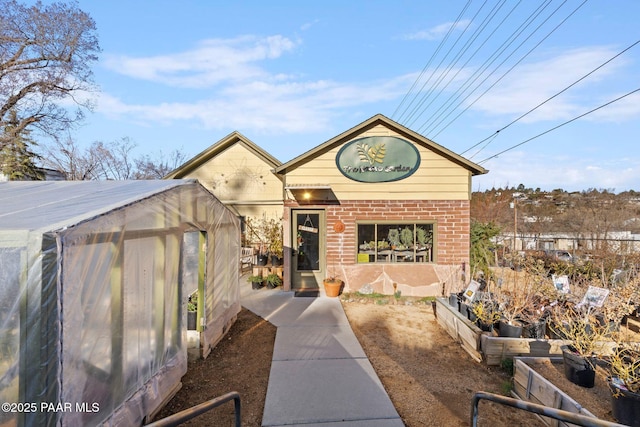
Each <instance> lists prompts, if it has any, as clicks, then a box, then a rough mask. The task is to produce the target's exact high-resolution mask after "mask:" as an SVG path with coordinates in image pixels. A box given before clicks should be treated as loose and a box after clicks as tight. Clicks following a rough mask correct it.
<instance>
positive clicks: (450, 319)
mask: <svg viewBox="0 0 640 427" xmlns="http://www.w3.org/2000/svg"><path fill="white" fill-rule="evenodd" d="M436 312H437V314H438V323H439V324H440V326H441V327H442V328H443V329H444V330H445V331H447V333H448V334H449V335H450V336H451V337H452V338H453V339H455V340H456V341H457V342H460V344H461V345H462V348H464V349H465V350H466V351H467V353H469V354H470V355H471V357H473V359H474V360H476V361H478V362H481V361H484V362H485V363H486V364H487V365H490V366H498V365H500V364H501V363H502V361H503V360H504V359H512V358H514V357H558V356H561V355H562V350H561V349H560V347H561V346H562V345H564V344H567V343H568V342H567V341H564V340H557V339H536V338H505V337H499V336H497V334H496V333H495V332H483V331H481V330H480V328H478V327H477V326H476V324H475V323H474V322H472V321H470V320H469V319H468V318H467V317H465V316H464V315H462V314H461V313H460V312H459V311H458V310H457V307H453V306H451V305H450V304H449V300H448V299H447V298H437V299H436ZM603 346H604V348H607V347H609V348H613V347H614V346H615V343H613V342H611V343H603ZM605 353H606V350H605Z"/></svg>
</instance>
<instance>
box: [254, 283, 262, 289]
mask: <svg viewBox="0 0 640 427" xmlns="http://www.w3.org/2000/svg"><path fill="white" fill-rule="evenodd" d="M260 288H262V282H251V289H260Z"/></svg>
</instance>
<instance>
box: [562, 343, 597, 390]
mask: <svg viewBox="0 0 640 427" xmlns="http://www.w3.org/2000/svg"><path fill="white" fill-rule="evenodd" d="M560 348H561V349H562V364H563V366H564V376H565V377H567V379H568V380H569V381H571V382H572V383H574V384H577V385H579V386H580V387H585V388H592V387H593V386H594V385H595V380H596V371H595V362H593V361H590V359H591V358H587V357H585V356H582V355H580V354H578V353H576V352H575V351H574V348H573V347H571V346H567V345H563V346H562V347H560Z"/></svg>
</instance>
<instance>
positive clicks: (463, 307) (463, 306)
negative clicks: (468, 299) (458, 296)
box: [460, 302, 471, 319]
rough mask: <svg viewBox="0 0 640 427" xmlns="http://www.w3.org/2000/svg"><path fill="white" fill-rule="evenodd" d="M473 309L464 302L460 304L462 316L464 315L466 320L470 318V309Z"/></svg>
mask: <svg viewBox="0 0 640 427" xmlns="http://www.w3.org/2000/svg"><path fill="white" fill-rule="evenodd" d="M470 308H471V307H470V306H469V304H466V303H464V302H460V314H462V317H465V318H467V319H468V318H469V309H470Z"/></svg>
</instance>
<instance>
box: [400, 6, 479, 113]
mask: <svg viewBox="0 0 640 427" xmlns="http://www.w3.org/2000/svg"><path fill="white" fill-rule="evenodd" d="M486 3H487V0H485V2H484V3H483V4H482V6H480V9H478V11H477V12H476V14H475V15H474V16H473V18H471V20H469V22H468V23H467V26H466V27H465V28H464V30H463V31H462V33H460V35H458V38H457V39H456V41H455V42H453V46H451V47H450V48H449V50H448V51H447V53H446V54H445V55H444V57H443V58H442V59H441V60H440V63H439V64H438V65H437V66H436V67H435V68H434V69H433V70H432V71H431V74H430V75H429V77H428V78H427V80H426V81H425V82H424V83H423V84H422V87H421V88H420V90H419V91H418V92H417V93H416V94H415V95H414V97H413V100H412V101H411V104H410V105H409V107H411V105H412V104H413V103H414V102H415V100H416V99H417V98H418V96H419V95H420V93H421V92H422V91H423V90H424V88H425V87H426V86H427V84H428V83H429V82H430V81H431V78H432V77H433V76H434V74H435V73H436V70H438V69H439V68H440V66H441V65H442V63H443V62H444V60H445V59H446V58H447V57H448V56H449V54H450V53H451V51H452V50H453V48H455V47H456V45H457V44H458V42H459V41H460V39H461V38H462V36H463V35H464V34H465V33H466V32H467V30H468V29H469V27H470V26H471V24H472V23H473V21H474V19H476V17H477V16H478V14H479V13H480V11H481V10H482V8H483V7H484V5H485V4H486ZM431 88H432V89H433V85H432V86H431ZM416 111H417V108H414V110H413V112H412V113H411V114H410V115H409V117H408V118H407V119H406V120H410V119H411V117H412V116H413V114H415V112H416ZM405 112H406V109H405ZM401 117H402V116H401ZM401 117H400V118H399V119H401Z"/></svg>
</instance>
